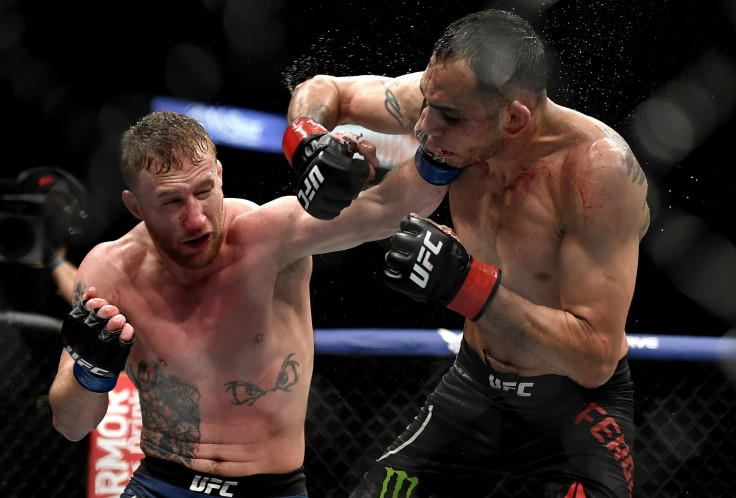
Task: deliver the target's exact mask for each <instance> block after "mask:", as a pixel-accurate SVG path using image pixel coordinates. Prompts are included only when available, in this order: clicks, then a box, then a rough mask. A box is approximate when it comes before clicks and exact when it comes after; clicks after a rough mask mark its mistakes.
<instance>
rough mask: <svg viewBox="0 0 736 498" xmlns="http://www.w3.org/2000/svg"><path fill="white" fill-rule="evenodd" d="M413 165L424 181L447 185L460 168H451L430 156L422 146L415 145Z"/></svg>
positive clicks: (458, 172)
mask: <svg viewBox="0 0 736 498" xmlns="http://www.w3.org/2000/svg"><path fill="white" fill-rule="evenodd" d="M414 165H415V166H416V167H417V171H418V172H419V174H420V175H421V177H422V178H424V179H425V180H426V181H428V182H429V183H431V184H432V185H447V184H449V183H452V181H453V180H454V179H455V178H456V177H457V175H459V174H460V172H461V171H462V169H461V168H453V167H452V166H448V165H447V164H445V163H443V162H440V161H437V160H436V159H434V158H432V157H431V156H430V155H429V154H427V152H426V151H425V150H424V149H423V148H422V147H417V151H416V153H415V154H414Z"/></svg>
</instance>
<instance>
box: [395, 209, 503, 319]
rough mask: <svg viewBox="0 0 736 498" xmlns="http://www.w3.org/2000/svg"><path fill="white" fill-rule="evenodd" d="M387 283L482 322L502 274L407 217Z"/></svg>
mask: <svg viewBox="0 0 736 498" xmlns="http://www.w3.org/2000/svg"><path fill="white" fill-rule="evenodd" d="M386 264H387V268H386V269H385V270H384V272H383V280H384V282H385V283H386V285H388V286H389V287H391V288H392V289H394V290H397V291H399V292H402V293H404V294H407V295H408V296H410V297H412V298H413V299H415V300H417V301H431V300H434V301H439V302H440V303H441V304H442V305H444V306H447V307H448V308H450V309H452V310H454V311H457V312H458V313H460V314H461V315H463V316H465V317H467V318H470V319H471V320H477V319H478V318H480V316H481V315H482V314H483V312H484V311H485V309H486V307H487V306H488V303H490V301H491V298H492V297H493V295H494V294H495V293H496V289H498V285H499V284H500V283H501V270H499V269H498V268H496V267H494V266H491V265H488V264H485V263H481V262H480V261H476V260H474V259H473V258H472V256H470V255H469V254H468V253H467V252H466V251H465V248H464V247H463V246H462V244H460V242H459V241H458V240H457V239H456V238H455V237H454V236H453V235H452V234H450V233H447V232H445V231H444V230H443V229H442V228H441V227H438V226H437V225H435V224H433V223H431V222H429V221H427V220H425V219H422V218H417V217H416V216H406V217H405V218H404V219H403V220H402V221H401V229H400V231H398V232H396V233H395V234H394V235H393V236H392V237H391V250H390V251H389V252H388V255H387V256H386Z"/></svg>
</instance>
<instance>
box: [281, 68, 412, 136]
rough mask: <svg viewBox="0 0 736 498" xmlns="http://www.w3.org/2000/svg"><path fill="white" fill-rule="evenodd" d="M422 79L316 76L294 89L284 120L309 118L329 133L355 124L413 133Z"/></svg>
mask: <svg viewBox="0 0 736 498" xmlns="http://www.w3.org/2000/svg"><path fill="white" fill-rule="evenodd" d="M421 76H422V73H412V74H407V75H404V76H400V77H398V78H386V77H380V76H347V77H335V76H328V75H318V76H315V77H313V78H311V79H309V80H307V81H305V82H303V83H300V84H299V85H298V86H297V87H296V88H295V89H294V92H293V94H292V97H291V101H290V103H289V109H288V113H287V118H288V120H289V122H291V121H293V120H294V119H296V118H299V117H309V118H312V119H314V120H315V121H317V122H318V123H320V124H322V125H323V126H324V127H325V128H327V129H328V130H332V129H333V128H334V127H335V126H337V125H340V124H356V125H360V126H364V127H365V128H369V129H371V130H374V131H377V132H380V133H390V134H412V133H413V130H414V124H415V123H416V121H417V119H418V118H419V114H420V112H421V106H422V100H423V97H422V94H421V92H420V90H419V80H420V79H421Z"/></svg>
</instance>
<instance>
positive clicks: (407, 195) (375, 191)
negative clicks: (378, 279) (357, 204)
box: [361, 159, 448, 238]
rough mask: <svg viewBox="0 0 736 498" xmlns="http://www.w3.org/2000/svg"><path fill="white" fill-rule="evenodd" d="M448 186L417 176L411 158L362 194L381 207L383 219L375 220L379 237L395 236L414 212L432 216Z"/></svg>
mask: <svg viewBox="0 0 736 498" xmlns="http://www.w3.org/2000/svg"><path fill="white" fill-rule="evenodd" d="M447 190H448V186H447V185H432V184H430V183H428V182H426V181H425V180H424V179H422V178H421V177H420V176H419V173H417V170H416V167H415V166H414V160H413V159H409V160H407V161H404V162H402V163H401V164H399V165H398V166H396V167H395V168H394V169H393V170H392V171H390V172H389V173H388V174H387V175H386V176H385V177H384V179H383V180H382V181H381V183H380V184H378V185H377V186H376V187H373V188H372V189H369V190H367V191H365V192H363V193H362V194H361V196H362V197H365V198H367V199H368V200H370V202H372V203H374V204H375V205H378V206H380V211H381V213H382V217H381V218H379V219H377V220H376V226H375V229H376V230H380V231H382V233H381V235H380V236H377V237H376V238H385V237H389V236H391V235H393V233H394V232H395V231H396V230H397V229H398V226H399V222H400V221H401V219H402V218H403V217H404V216H406V215H408V214H411V213H416V214H419V215H420V216H429V215H430V214H432V213H433V212H434V211H435V210H436V209H437V207H438V206H439V205H440V203H441V202H442V199H443V198H444V197H445V195H446V194H447Z"/></svg>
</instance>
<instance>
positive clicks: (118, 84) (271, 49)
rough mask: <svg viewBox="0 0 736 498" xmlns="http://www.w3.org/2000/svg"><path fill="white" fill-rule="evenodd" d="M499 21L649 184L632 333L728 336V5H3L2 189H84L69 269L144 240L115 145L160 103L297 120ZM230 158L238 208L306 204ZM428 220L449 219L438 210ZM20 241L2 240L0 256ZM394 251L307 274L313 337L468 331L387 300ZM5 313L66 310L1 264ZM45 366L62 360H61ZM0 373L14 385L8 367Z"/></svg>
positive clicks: (39, 283)
mask: <svg viewBox="0 0 736 498" xmlns="http://www.w3.org/2000/svg"><path fill="white" fill-rule="evenodd" d="M487 7H495V8H503V9H511V10H514V11H516V12H517V13H518V14H521V15H523V16H525V17H526V18H528V19H529V20H530V21H531V22H532V23H533V24H534V25H535V26H536V27H537V29H538V30H539V31H540V33H542V34H543V36H544V37H545V39H546V40H547V42H548V44H549V46H550V50H551V54H552V59H551V60H552V70H551V80H550V83H549V89H548V92H549V96H550V98H551V99H552V100H554V101H555V102H557V103H559V104H562V105H565V106H568V107H572V108H574V109H576V110H578V111H581V112H583V113H586V114H589V115H591V116H593V117H595V118H598V119H600V120H602V121H604V122H606V123H607V124H609V125H611V126H612V127H613V128H615V129H616V130H617V131H618V132H619V133H620V134H621V135H623V136H624V138H625V139H626V140H627V141H628V142H629V144H630V145H631V147H632V149H633V150H634V153H635V154H636V155H637V157H638V159H639V162H640V163H641V165H642V168H643V169H644V171H645V172H646V174H647V177H648V180H649V184H650V197H649V204H650V207H651V209H652V224H651V228H650V230H649V233H648V235H647V236H646V237H645V239H644V241H643V243H642V251H641V257H640V269H639V278H638V283H637V288H636V293H635V295H634V299H633V302H632V307H631V312H630V316H629V321H628V325H627V328H628V332H629V333H632V334H667V335H696V336H723V335H726V334H729V333H730V332H731V331H732V330H733V329H734V324H736V292H735V291H734V289H736V248H735V247H734V244H736V223H735V222H734V215H735V214H736V168H735V167H734V159H733V143H734V138H733V137H734V131H736V127H735V126H734V124H735V123H736V121H735V120H734V111H736V33H735V30H736V1H735V0H703V1H700V2H691V1H688V0H667V1H664V0H663V1H659V2H640V1H635V0H624V1H620V2H609V1H604V0H600V1H577V0H560V1H557V2H555V1H542V0H536V1H535V0H518V1H470V0H468V1H464V2H435V1H413V0H397V1H388V0H375V1H373V2H345V1H336V0H320V1H306V0H179V1H177V2H151V1H145V2H144V1H142V0H129V1H127V2H120V3H107V2H90V1H77V2H51V1H33V0H0V106H1V107H0V109H2V122H3V131H2V132H1V133H2V134H1V135H0V139H1V142H0V143H1V144H2V154H0V178H2V179H4V180H3V181H4V182H5V183H4V185H5V186H6V187H7V188H8V189H10V188H11V187H9V186H8V185H10V184H11V183H12V182H13V181H14V180H15V179H16V177H17V176H18V175H19V174H22V173H23V172H24V171H27V170H29V169H31V168H37V167H44V168H59V169H61V170H63V171H65V172H68V173H70V174H71V175H73V176H74V178H76V179H77V180H78V181H79V183H80V184H81V186H82V188H83V190H84V195H85V196H86V202H87V203H88V208H87V209H86V210H85V212H84V215H83V216H82V218H83V220H82V221H81V222H79V226H78V227H76V228H78V229H75V230H72V231H71V232H73V233H67V234H66V235H65V236H64V237H63V241H64V244H65V245H66V246H67V250H68V259H69V260H70V261H72V262H73V263H75V264H76V263H79V262H80V261H81V258H82V257H83V256H84V254H85V253H86V251H87V250H89V249H90V248H91V247H92V245H94V244H95V243H97V242H99V241H101V240H107V239H111V238H116V237H118V236H120V235H121V234H123V233H125V232H126V231H127V230H128V229H130V228H131V227H132V226H133V224H134V220H133V218H132V217H131V216H130V215H129V214H128V213H127V212H126V211H125V209H124V207H123V205H122V202H121V200H120V191H121V189H122V188H123V187H122V181H121V179H120V177H119V173H118V156H117V151H118V149H117V147H118V141H119V138H120V134H121V133H122V132H123V131H124V130H126V129H127V128H128V127H129V126H131V125H132V124H133V123H134V122H135V121H136V120H137V119H139V118H140V117H141V116H143V115H144V114H146V113H148V112H149V111H150V110H151V101H152V99H153V98H154V97H157V96H168V97H176V98H179V99H185V100H189V101H195V102H203V103H208V104H216V105H222V106H235V107H238V108H246V109H250V110H254V111H261V112H266V113H273V114H275V115H278V116H285V113H286V108H287V105H288V101H289V98H290V89H291V88H293V86H294V85H296V84H298V83H299V82H300V81H303V80H304V79H306V78H308V77H310V76H313V75H315V74H318V73H330V74H336V75H349V74H380V75H388V76H393V75H399V74H404V73H407V72H412V71H419V70H422V69H424V67H425V65H426V62H427V60H428V57H429V54H430V53H431V49H432V44H433V42H434V41H435V40H436V39H437V38H438V37H439V35H440V34H441V32H442V30H443V29H444V27H445V26H446V25H447V24H448V23H449V22H450V21H452V20H454V19H456V18H459V17H461V16H462V15H464V14H467V13H470V12H473V11H476V10H480V9H483V8H487ZM283 126H284V127H285V126H286V121H285V117H284V122H283ZM218 152H219V157H220V159H221V160H222V162H223V164H224V168H225V169H224V175H225V192H226V194H227V195H229V196H239V197H246V198H248V199H251V200H254V201H256V202H259V203H262V202H265V201H268V200H270V199H272V198H274V197H277V196H281V195H289V194H291V193H292V192H293V191H294V187H295V180H296V179H295V178H294V175H293V172H292V171H291V169H290V168H289V166H288V163H287V162H286V160H285V159H284V157H283V156H282V155H281V154H280V153H278V152H264V151H260V150H252V149H248V148H242V147H231V146H228V145H227V144H220V145H219V146H218ZM435 217H436V219H438V220H440V221H444V222H449V219H448V218H447V212H446V207H445V206H443V207H441V208H440V210H438V212H437V213H436V215H435ZM2 221H3V214H2V212H1V211H0V226H3V225H2ZM76 221H79V220H76ZM76 221H75V222H76ZM67 223H72V222H70V221H68V220H67ZM9 231H10V230H0V245H2V243H3V242H2V241H3V240H4V239H3V237H8V236H9V235H8V233H7V232H9ZM384 252H385V251H384V246H383V245H382V243H380V242H377V243H371V244H366V245H364V246H362V247H360V248H356V249H353V250H350V251H346V252H341V253H335V254H329V255H322V256H317V257H315V270H314V276H313V279H312V289H313V290H312V298H313V315H314V326H315V327H316V328H330V327H363V328H373V327H375V328H384V327H388V328H390V327H407V328H425V327H445V328H448V329H459V328H460V327H461V324H462V322H461V320H460V319H459V318H458V316H457V315H456V314H454V313H451V312H449V311H447V310H444V309H439V308H438V307H435V306H430V305H419V304H417V303H413V302H411V301H410V300H409V299H408V298H405V297H404V296H401V295H398V294H396V293H393V292H392V291H390V290H388V289H386V288H384V287H383V285H382V284H381V282H380V278H378V275H379V274H380V271H381V270H382V261H383V255H384ZM0 310H3V311H5V310H13V311H19V312H30V313H40V314H45V315H49V316H53V317H62V316H63V314H64V313H65V312H66V310H67V304H66V303H65V302H64V301H63V300H62V299H61V297H60V296H59V295H58V292H57V290H56V288H55V286H54V283H53V281H52V280H51V278H50V276H49V275H48V274H47V272H44V271H43V270H39V269H34V268H30V267H29V266H28V265H24V264H18V262H16V261H12V258H11V260H8V258H5V259H4V260H3V259H0ZM29 337H31V336H30V335H29V334H22V339H23V340H24V341H30V339H29ZM6 340H7V339H6ZM36 342H37V341H36ZM48 349H49V352H48V354H49V356H51V357H53V362H54V363H55V362H56V358H58V344H54V343H52V344H50V345H49V348H48ZM7 351H9V350H7V349H6V353H5V354H6V355H10V353H8V352H7ZM46 354H47V352H44V351H42V352H35V351H34V352H33V353H32V354H31V358H30V360H28V361H30V363H31V364H34V362H35V361H37V358H36V357H35V356H34V355H41V356H43V357H44V358H45V357H46ZM0 359H1V358H0ZM0 366H2V369H3V370H2V371H4V372H5V373H8V372H10V371H11V370H12V372H11V373H9V374H8V375H15V376H16V377H15V378H18V375H20V377H22V375H21V374H18V371H19V368H18V364H17V362H14V359H13V358H12V357H9V358H7V361H6V362H5V363H3V362H0ZM52 371H53V370H52ZM47 380H48V382H50V379H46V378H44V382H46V381H47ZM20 381H22V379H20ZM412 411H413V410H412ZM70 451H76V450H70Z"/></svg>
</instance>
